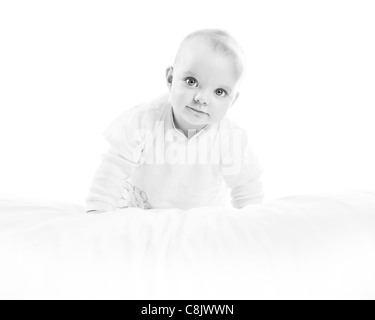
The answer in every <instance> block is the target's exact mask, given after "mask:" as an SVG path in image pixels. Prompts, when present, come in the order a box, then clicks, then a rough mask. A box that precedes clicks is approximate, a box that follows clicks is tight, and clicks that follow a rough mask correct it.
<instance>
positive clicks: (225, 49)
mask: <svg viewBox="0 0 375 320" xmlns="http://www.w3.org/2000/svg"><path fill="white" fill-rule="evenodd" d="M191 40H199V41H202V42H203V43H204V44H207V45H208V46H209V47H210V48H211V49H212V50H213V51H214V52H217V53H219V54H223V55H224V56H229V57H230V58H232V59H233V61H234V62H235V64H236V67H237V69H238V70H239V72H240V74H243V73H244V72H245V69H246V61H245V54H244V51H243V49H242V47H241V46H240V45H239V43H238V42H237V41H236V39H235V38H234V37H233V36H232V35H231V34H230V33H229V32H227V31H225V30H222V29H201V30H197V31H194V32H192V33H190V34H189V35H187V36H186V37H185V39H184V40H183V41H182V43H181V45H180V47H179V50H178V53H177V56H176V59H175V63H176V61H177V60H178V59H179V58H180V54H181V51H182V50H181V49H182V47H183V46H184V45H185V44H186V43H188V42H190V41H191Z"/></svg>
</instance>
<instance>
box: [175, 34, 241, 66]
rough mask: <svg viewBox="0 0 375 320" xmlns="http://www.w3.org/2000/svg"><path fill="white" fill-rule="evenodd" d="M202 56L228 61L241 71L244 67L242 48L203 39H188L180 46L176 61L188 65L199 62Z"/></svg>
mask: <svg viewBox="0 0 375 320" xmlns="http://www.w3.org/2000/svg"><path fill="white" fill-rule="evenodd" d="M202 58H204V59H206V60H207V59H208V60H210V61H226V62H228V63H229V65H230V66H233V68H235V69H237V70H239V71H240V73H242V71H243V69H244V61H243V56H242V52H241V51H240V50H237V49H236V48H235V47H229V46H222V47H220V46H215V45H213V44H212V43H209V42H207V41H202V40H201V39H191V40H189V41H186V42H185V43H184V44H183V45H182V46H181V47H180V48H179V51H178V53H177V57H176V62H179V63H178V64H179V65H180V66H184V67H186V66H187V65H188V64H191V63H193V64H194V62H199V60H200V59H202Z"/></svg>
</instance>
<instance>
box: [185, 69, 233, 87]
mask: <svg viewBox="0 0 375 320" xmlns="http://www.w3.org/2000/svg"><path fill="white" fill-rule="evenodd" d="M184 73H185V74H186V75H190V76H193V77H196V75H195V74H194V72H192V71H185V72H184ZM218 88H223V89H225V90H227V91H228V92H232V89H231V88H230V87H228V86H219V87H218Z"/></svg>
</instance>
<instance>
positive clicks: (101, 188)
mask: <svg viewBox="0 0 375 320" xmlns="http://www.w3.org/2000/svg"><path fill="white" fill-rule="evenodd" d="M136 167H137V164H136V163H134V162H131V161H129V160H127V159H125V158H124V157H123V156H122V155H121V154H120V153H119V152H118V151H117V150H116V149H115V148H113V147H110V148H109V150H108V152H107V153H106V154H104V155H103V160H102V162H101V164H100V166H99V168H98V169H97V171H96V173H95V175H94V178H93V180H92V183H91V188H90V191H89V195H88V197H87V199H86V203H87V205H86V212H87V213H101V212H107V211H112V210H115V209H116V207H117V203H118V201H119V199H120V197H121V193H122V189H123V187H124V184H125V181H126V180H127V179H128V178H130V177H131V176H132V175H133V173H134V171H135V169H136Z"/></svg>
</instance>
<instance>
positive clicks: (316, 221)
mask: <svg viewBox="0 0 375 320" xmlns="http://www.w3.org/2000/svg"><path fill="white" fill-rule="evenodd" d="M0 257H1V261H0V298H1V299H375V190H367V191H366V190H361V191H359V190H357V191H345V192H344V191H340V192H337V193H329V194H328V193H325V194H310V195H298V196H290V197H284V198H281V199H278V200H272V201H270V202H268V203H265V204H263V205H255V206H249V207H246V208H244V209H242V210H237V209H230V208H221V209H220V208H219V209H218V208H196V209H192V210H186V211H183V210H177V209H176V210H175V209H173V210H149V211H142V210H140V209H127V210H117V211H113V212H111V213H107V214H100V215H93V214H85V213H84V208H83V207H82V206H78V205H73V204H62V203H56V202H50V201H36V200H25V199H24V200H22V199H17V198H13V199H12V198H10V197H4V196H0Z"/></svg>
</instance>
